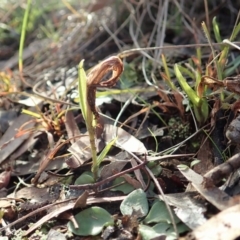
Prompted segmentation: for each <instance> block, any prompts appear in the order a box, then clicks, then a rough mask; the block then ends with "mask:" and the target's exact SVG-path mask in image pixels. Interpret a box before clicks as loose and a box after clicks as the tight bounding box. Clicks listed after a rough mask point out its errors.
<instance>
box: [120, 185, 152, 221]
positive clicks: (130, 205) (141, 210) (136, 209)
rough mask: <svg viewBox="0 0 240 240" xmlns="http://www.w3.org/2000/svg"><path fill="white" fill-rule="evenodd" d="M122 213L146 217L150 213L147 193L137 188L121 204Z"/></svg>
mask: <svg viewBox="0 0 240 240" xmlns="http://www.w3.org/2000/svg"><path fill="white" fill-rule="evenodd" d="M120 211H121V213H122V215H129V216H131V215H132V214H134V215H135V216H136V215H137V217H144V216H146V215H147V213H148V201H147V196H146V193H145V192H144V191H143V190H142V189H136V190H135V191H133V192H131V193H130V194H128V196H127V197H126V198H125V199H124V200H123V201H122V203H121V205H120Z"/></svg>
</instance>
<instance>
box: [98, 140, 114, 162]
mask: <svg viewBox="0 0 240 240" xmlns="http://www.w3.org/2000/svg"><path fill="white" fill-rule="evenodd" d="M116 141H117V137H115V138H114V139H112V140H111V141H110V142H109V143H108V144H107V145H106V146H105V148H104V149H103V150H102V152H101V153H100V154H99V156H98V157H97V164H98V166H99V165H100V164H101V162H102V161H103V159H104V158H105V157H106V155H107V154H108V152H109V151H110V149H111V148H112V146H113V145H114V144H115V142H116Z"/></svg>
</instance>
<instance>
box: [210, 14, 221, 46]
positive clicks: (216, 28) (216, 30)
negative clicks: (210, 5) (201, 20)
mask: <svg viewBox="0 0 240 240" xmlns="http://www.w3.org/2000/svg"><path fill="white" fill-rule="evenodd" d="M212 24H213V32H214V36H215V39H216V40H217V42H218V43H221V42H222V38H221V35H220V30H219V26H218V23H217V20H216V17H214V18H213V22H212Z"/></svg>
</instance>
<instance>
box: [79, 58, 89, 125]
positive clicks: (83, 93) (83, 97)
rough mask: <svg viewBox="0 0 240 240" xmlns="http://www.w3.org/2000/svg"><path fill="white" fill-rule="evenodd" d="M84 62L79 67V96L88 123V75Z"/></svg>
mask: <svg viewBox="0 0 240 240" xmlns="http://www.w3.org/2000/svg"><path fill="white" fill-rule="evenodd" d="M83 63H84V60H82V61H81V62H80V63H79V66H78V94H79V106H80V108H81V111H82V115H83V118H84V120H85V121H86V122H87V75H86V72H85V71H84V69H83Z"/></svg>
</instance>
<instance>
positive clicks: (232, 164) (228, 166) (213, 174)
mask: <svg viewBox="0 0 240 240" xmlns="http://www.w3.org/2000/svg"><path fill="white" fill-rule="evenodd" d="M238 168H240V153H237V154H235V155H233V156H232V157H231V158H229V159H228V160H227V161H226V162H224V163H222V164H220V165H218V166H217V167H215V168H213V169H212V170H210V171H209V172H207V173H206V174H205V175H204V177H206V178H209V179H211V180H212V181H213V183H214V184H215V185H216V184H218V183H219V182H220V181H221V180H222V179H223V178H226V177H228V176H229V175H230V174H231V173H232V172H233V171H235V170H236V169H238Z"/></svg>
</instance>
